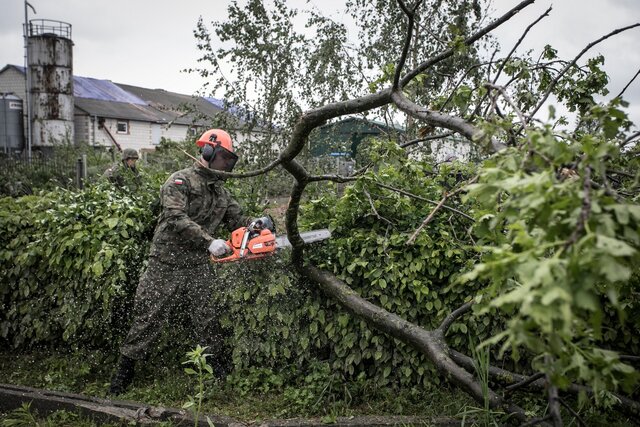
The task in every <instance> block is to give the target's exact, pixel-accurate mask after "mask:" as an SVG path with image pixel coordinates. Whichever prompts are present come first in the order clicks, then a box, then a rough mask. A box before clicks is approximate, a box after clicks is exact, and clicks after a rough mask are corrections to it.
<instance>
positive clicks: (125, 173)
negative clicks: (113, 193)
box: [103, 160, 141, 191]
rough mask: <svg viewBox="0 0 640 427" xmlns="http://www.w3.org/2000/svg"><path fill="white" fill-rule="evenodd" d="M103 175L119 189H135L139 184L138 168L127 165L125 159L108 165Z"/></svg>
mask: <svg viewBox="0 0 640 427" xmlns="http://www.w3.org/2000/svg"><path fill="white" fill-rule="evenodd" d="M103 177H104V178H107V179H108V180H109V181H111V182H112V183H113V185H114V186H115V187H116V188H117V189H119V190H125V189H129V190H130V191H136V190H137V189H138V188H139V187H140V184H141V181H140V173H139V172H138V169H136V168H135V167H133V168H130V167H129V166H127V164H126V160H121V161H119V162H116V163H114V164H112V165H111V166H109V169H107V170H106V171H105V172H104V175H103Z"/></svg>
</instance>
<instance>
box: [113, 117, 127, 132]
mask: <svg viewBox="0 0 640 427" xmlns="http://www.w3.org/2000/svg"><path fill="white" fill-rule="evenodd" d="M116 133H126V134H128V133H129V120H118V122H117V123H116Z"/></svg>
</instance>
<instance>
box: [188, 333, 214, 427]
mask: <svg viewBox="0 0 640 427" xmlns="http://www.w3.org/2000/svg"><path fill="white" fill-rule="evenodd" d="M206 350H207V347H201V346H200V345H197V346H196V348H194V349H193V350H191V351H189V352H188V353H187V360H186V361H184V362H182V364H183V365H192V366H193V368H184V372H185V373H186V374H187V375H192V376H195V377H196V379H197V381H198V386H197V391H198V392H197V393H195V395H193V396H189V400H188V401H187V402H186V403H185V404H184V405H182V407H183V408H184V409H189V408H191V409H192V410H193V413H194V417H195V426H196V427H198V423H199V421H200V413H201V412H202V400H203V399H204V383H205V382H207V381H211V380H212V379H213V368H212V367H211V365H209V364H208V363H207V357H208V356H211V355H210V354H206V353H205V351H206ZM194 368H195V369H194ZM207 422H208V424H209V425H210V426H213V422H212V421H211V419H210V418H209V417H207Z"/></svg>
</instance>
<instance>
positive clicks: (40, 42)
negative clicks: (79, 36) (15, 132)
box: [27, 19, 74, 148]
mask: <svg viewBox="0 0 640 427" xmlns="http://www.w3.org/2000/svg"><path fill="white" fill-rule="evenodd" d="M27 43H28V48H27V49H28V57H27V64H28V67H29V70H28V71H29V73H28V74H29V82H28V89H29V94H30V97H29V100H30V103H31V135H32V136H31V145H32V147H34V148H35V147H51V146H53V145H58V144H65V143H67V144H73V141H74V130H73V67H72V65H73V42H72V41H71V24H68V23H66V22H60V21H52V20H47V19H33V20H30V21H29V37H28V41H27Z"/></svg>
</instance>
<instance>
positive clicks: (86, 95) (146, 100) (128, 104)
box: [0, 64, 224, 125]
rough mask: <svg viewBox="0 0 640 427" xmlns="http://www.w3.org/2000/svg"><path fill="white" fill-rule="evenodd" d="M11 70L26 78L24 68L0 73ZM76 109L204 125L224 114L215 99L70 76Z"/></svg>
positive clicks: (14, 66) (119, 117) (121, 117)
mask: <svg viewBox="0 0 640 427" xmlns="http://www.w3.org/2000/svg"><path fill="white" fill-rule="evenodd" d="M8 68H13V69H15V70H17V71H18V72H20V73H22V74H25V68H24V67H21V66H19V65H11V64H8V65H6V66H5V67H3V68H2V70H0V73H1V72H3V71H5V70H6V69H8ZM73 95H74V103H75V106H76V107H77V108H78V109H80V110H81V111H84V112H85V113H87V114H90V115H95V116H100V117H108V118H118V119H129V120H139V121H149V122H154V123H179V124H186V125H189V124H196V125H206V124H208V123H209V122H210V121H211V118H212V117H215V116H216V115H217V114H219V113H221V112H223V111H224V110H223V108H222V104H223V102H222V101H221V100H219V99H216V98H205V97H196V96H190V95H184V94H180V93H175V92H169V91H166V90H164V89H147V88H143V87H139V86H132V85H127V84H123V83H113V82H111V81H110V80H102V79H94V78H91V77H81V76H73Z"/></svg>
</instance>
